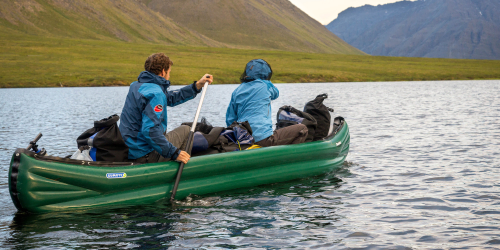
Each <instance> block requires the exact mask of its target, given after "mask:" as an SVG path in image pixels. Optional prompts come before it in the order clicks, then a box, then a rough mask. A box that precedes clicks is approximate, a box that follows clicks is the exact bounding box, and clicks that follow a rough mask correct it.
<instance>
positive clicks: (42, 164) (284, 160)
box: [9, 121, 350, 213]
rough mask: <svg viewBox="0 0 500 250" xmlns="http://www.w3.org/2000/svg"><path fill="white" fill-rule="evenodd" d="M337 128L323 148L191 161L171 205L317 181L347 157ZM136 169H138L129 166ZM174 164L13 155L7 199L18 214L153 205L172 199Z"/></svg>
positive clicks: (344, 131)
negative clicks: (218, 194)
mask: <svg viewBox="0 0 500 250" xmlns="http://www.w3.org/2000/svg"><path fill="white" fill-rule="evenodd" d="M349 139H350V136H349V128H348V126H347V123H346V122H344V121H342V123H341V124H340V126H336V127H335V129H334V131H333V132H332V133H331V134H330V135H329V136H328V137H327V138H325V139H324V140H321V141H315V142H308V143H302V144H296V145H286V146H275V147H268V148H258V149H251V150H244V151H236V152H228V153H220V154H212V155H204V156H197V157H192V158H191V160H190V161H189V162H188V164H186V165H185V167H184V171H183V173H182V178H181V181H180V184H179V188H178V190H177V194H176V197H175V198H176V199H178V200H182V199H184V198H186V197H187V196H188V195H190V194H195V195H206V194H210V193H215V192H220V191H225V190H231V189H241V188H249V187H253V186H257V185H263V184H269V183H276V182H283V181H289V180H293V179H299V178H304V177H308V176H314V175H319V174H322V173H325V172H329V171H333V170H335V169H337V168H340V167H341V165H342V164H343V163H344V161H345V158H346V156H347V153H348V151H349ZM135 164H137V163H135ZM178 167H179V163H178V162H173V161H170V162H163V163H152V164H140V165H133V163H114V162H109V163H108V162H87V161H78V160H70V159H64V158H59V157H53V156H40V155H37V154H35V153H34V152H32V151H28V150H26V149H18V150H16V152H15V153H14V155H13V157H12V160H11V163H10V170H9V191H10V195H11V198H12V201H13V202H14V204H15V206H16V207H17V209H18V210H20V211H27V212H32V213H45V212H54V211H66V210H75V209H92V208H97V207H108V206H114V207H116V206H129V205H141V204H149V203H154V202H156V201H158V200H160V199H164V198H166V199H167V200H168V198H169V197H170V193H171V190H172V188H173V185H174V181H175V175H176V173H177V169H178Z"/></svg>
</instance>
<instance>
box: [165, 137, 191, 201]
mask: <svg viewBox="0 0 500 250" xmlns="http://www.w3.org/2000/svg"><path fill="white" fill-rule="evenodd" d="M193 135H194V133H193V131H189V137H188V140H187V143H186V150H185V151H186V152H187V153H188V154H189V153H190V152H191V147H190V146H191V145H192V143H191V141H192V140H193ZM184 165H185V164H184V162H181V164H180V165H179V170H178V171H177V176H176V177H175V183H174V188H173V189H172V195H171V196H170V203H173V202H174V200H175V194H176V193H177V188H178V187H179V182H180V180H181V175H182V170H184Z"/></svg>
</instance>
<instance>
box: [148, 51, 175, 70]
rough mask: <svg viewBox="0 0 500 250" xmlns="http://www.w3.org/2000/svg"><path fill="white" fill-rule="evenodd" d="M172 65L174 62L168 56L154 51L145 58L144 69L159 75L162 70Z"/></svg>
mask: <svg viewBox="0 0 500 250" xmlns="http://www.w3.org/2000/svg"><path fill="white" fill-rule="evenodd" d="M172 65H174V62H172V61H171V60H170V58H168V56H166V55H165V54H163V53H154V54H152V55H150V56H149V57H148V59H146V62H145V63H144V69H145V70H146V71H149V72H151V73H153V74H156V75H160V73H161V72H162V70H165V72H166V71H168V69H169V68H170V66H172Z"/></svg>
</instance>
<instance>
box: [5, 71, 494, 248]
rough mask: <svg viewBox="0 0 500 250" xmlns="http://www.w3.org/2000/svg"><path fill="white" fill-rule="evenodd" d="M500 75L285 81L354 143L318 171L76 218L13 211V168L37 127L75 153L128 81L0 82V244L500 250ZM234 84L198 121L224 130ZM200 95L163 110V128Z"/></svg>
mask: <svg viewBox="0 0 500 250" xmlns="http://www.w3.org/2000/svg"><path fill="white" fill-rule="evenodd" d="M499 86H500V81H457V82H454V81H450V82H405V83H332V84H280V85H277V87H278V88H279V90H280V98H279V99H278V100H276V101H274V102H273V104H272V105H273V111H274V112H276V111H277V110H278V108H279V107H280V106H282V105H285V104H289V105H293V106H295V107H297V108H301V107H302V106H303V105H304V103H305V102H306V101H308V100H310V99H313V98H314V97H315V95H317V94H320V93H323V92H327V93H328V94H329V96H330V98H329V99H328V100H327V101H326V102H327V106H333V107H334V108H335V110H336V113H335V115H341V116H343V117H345V118H346V121H347V122H348V123H349V126H350V131H351V147H350V148H351V151H350V153H349V156H348V158H347V159H348V162H346V163H345V164H344V166H343V168H342V169H341V170H339V171H335V172H333V173H328V174H325V175H322V176H316V177H312V178H307V179H302V180H295V181H291V182H286V183H278V184H273V185H265V186H260V187H255V188H252V189H250V190H248V189H244V190H236V191H228V192H223V193H217V194H213V195H209V196H205V197H189V199H187V200H185V201H181V202H179V203H178V204H177V205H176V206H174V207H171V206H169V205H167V203H166V202H165V201H159V202H157V203H156V204H151V205H148V206H140V207H127V208H112V209H101V210H90V211H79V212H71V213H51V214H42V215H27V214H22V213H16V210H15V208H14V207H13V205H12V202H11V200H10V197H9V194H8V179H7V173H8V162H9V161H10V157H11V154H12V152H13V151H14V149H15V148H17V147H26V145H27V142H29V141H30V140H32V139H33V137H34V136H35V135H36V134H37V133H38V132H42V133H43V134H44V137H43V138H42V139H41V140H40V145H41V146H43V147H45V148H46V149H47V150H48V152H49V154H53V155H59V156H64V155H68V154H70V153H72V152H74V150H76V142H75V138H76V137H77V136H78V135H79V134H80V133H82V132H83V131H84V130H86V129H87V128H90V127H91V126H92V125H93V123H92V122H93V121H94V120H97V119H101V118H104V117H107V116H109V115H111V114H114V113H118V114H119V113H120V112H121V108H122V106H123V102H124V99H125V95H126V93H127V88H124V87H116V88H54V89H0V102H1V105H2V106H1V108H0V171H2V175H1V176H2V177H1V178H0V193H1V194H2V196H1V198H0V199H1V203H0V204H1V208H0V211H1V212H0V241H1V243H0V244H1V246H0V248H13V249H26V248H41V249H43V248H49V249H52V248H54V247H61V248H63V249H91V248H92V249H103V248H108V249H116V248H118V249H133V248H147V249H164V248H173V249H186V248H202V249H203V248H219V249H220V248H252V249H254V248H262V249H273V248H298V249H304V248H319V249H332V248H335V249H343V248H348V249H387V248H390V249H452V248H460V249H467V248H469V249H500V236H498V232H500V209H499V207H500V206H499V205H500V181H499V178H498V177H499V176H500V165H499V162H500V161H499V160H500V128H499V126H498V121H499V120H500V119H499V115H500V99H499V98H498V94H499V93H500V91H499V88H500V87H499ZM235 87H236V85H230V86H211V87H210V88H209V90H208V93H207V98H206V99H205V104H204V107H203V110H202V116H205V117H207V119H208V121H210V122H211V123H212V124H214V125H218V126H222V125H224V114H225V109H226V106H227V103H229V98H230V93H231V92H232V90H233V89H234V88H235ZM197 102H198V101H197V100H195V101H192V102H188V103H186V104H183V105H181V106H179V107H174V108H169V128H168V129H172V128H174V127H175V126H178V125H179V124H180V123H182V122H185V121H190V120H191V119H192V117H193V115H194V112H195V110H196V107H197Z"/></svg>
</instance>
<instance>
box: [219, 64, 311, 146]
mask: <svg viewBox="0 0 500 250" xmlns="http://www.w3.org/2000/svg"><path fill="white" fill-rule="evenodd" d="M272 73H273V72H272V69H271V66H270V65H269V64H268V63H267V62H266V61H264V60H262V59H255V60H252V61H250V62H249V63H247V65H246V67H245V71H244V72H243V74H242V76H241V78H240V80H241V85H240V86H238V88H236V89H235V90H234V92H233V94H232V95H231V102H230V103H229V106H228V108H227V112H226V124H227V126H229V125H231V124H232V123H233V122H235V121H236V122H244V121H248V123H250V127H251V128H252V131H253V133H252V136H253V137H254V139H255V144H257V145H259V146H261V147H269V146H276V145H286V144H297V143H302V142H304V141H305V140H306V137H307V133H308V130H307V127H306V126H305V125H303V124H296V125H292V126H288V127H285V128H281V129H278V130H276V131H274V132H273V121H272V111H271V101H272V100H276V99H277V98H278V97H279V91H278V89H277V88H276V87H275V86H274V84H272V83H271V81H270V80H271V77H272Z"/></svg>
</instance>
